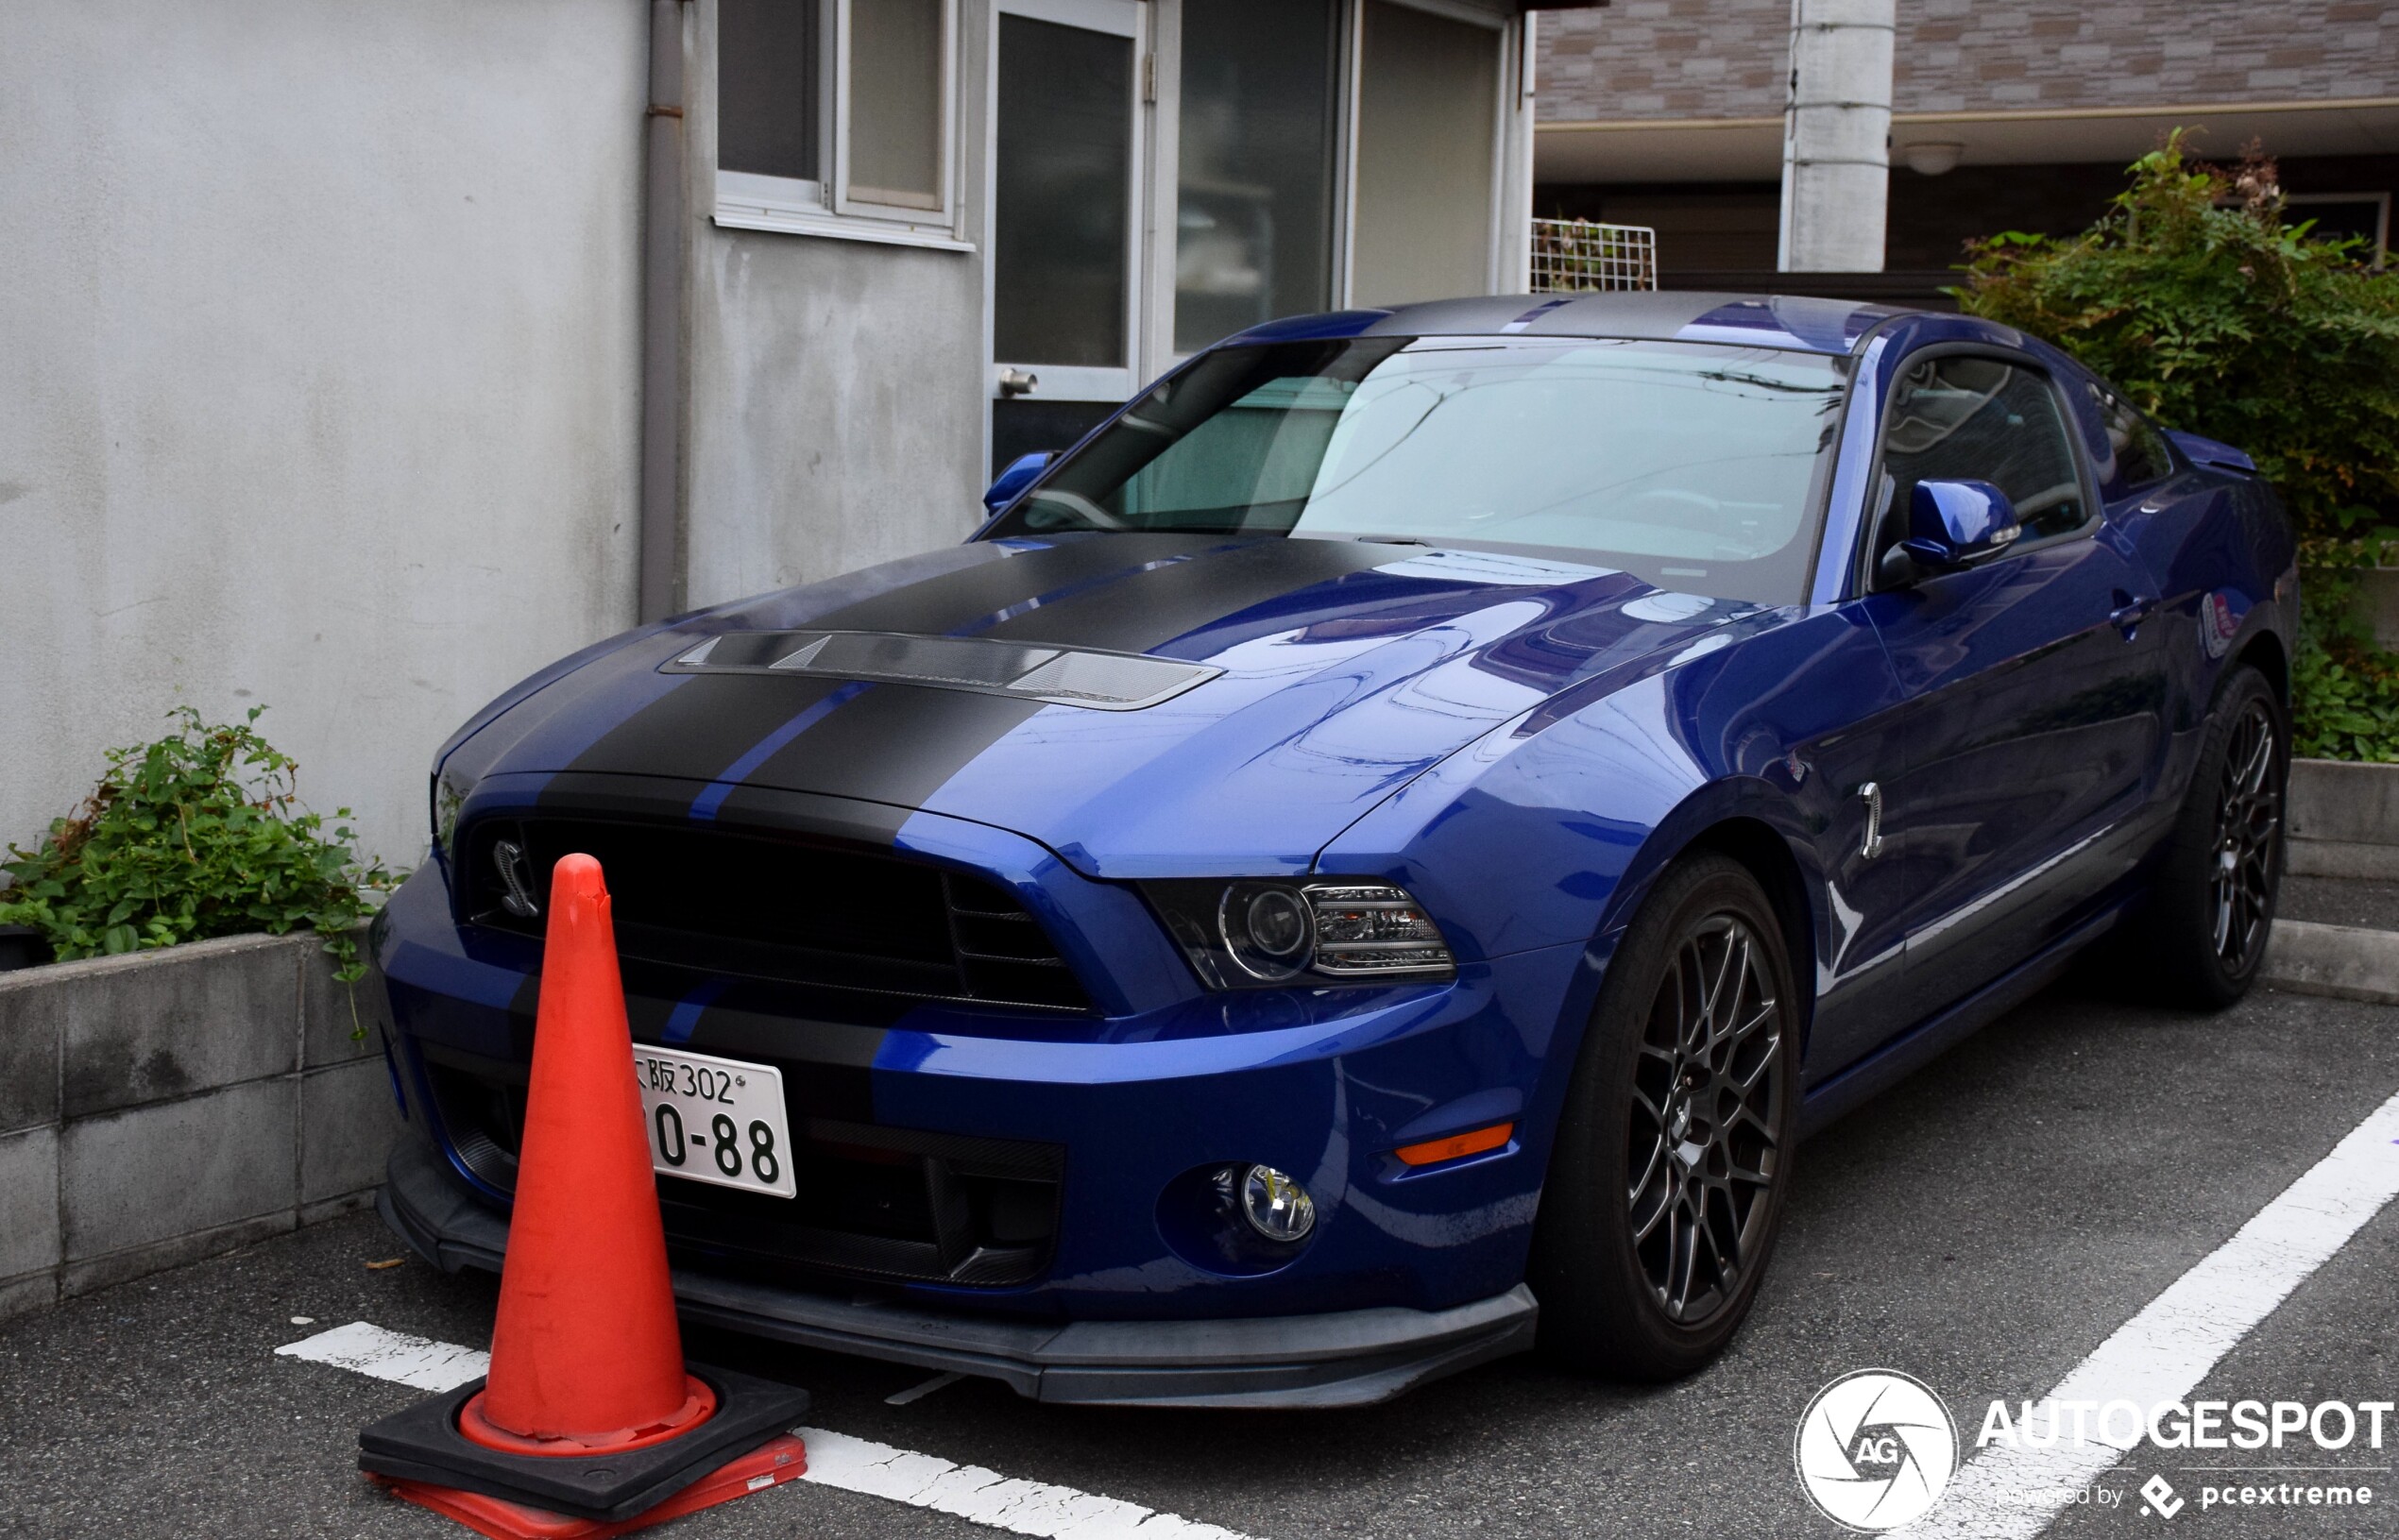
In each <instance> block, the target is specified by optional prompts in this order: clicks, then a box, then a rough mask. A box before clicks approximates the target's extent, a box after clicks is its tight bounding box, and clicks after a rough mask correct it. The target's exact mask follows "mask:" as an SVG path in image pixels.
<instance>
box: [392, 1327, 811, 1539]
mask: <svg viewBox="0 0 2399 1540" xmlns="http://www.w3.org/2000/svg"><path fill="white" fill-rule="evenodd" d="M686 1367H687V1368H688V1369H689V1371H690V1372H691V1373H692V1374H694V1375H696V1376H698V1377H699V1378H700V1379H703V1380H706V1382H707V1386H708V1388H709V1389H710V1390H713V1391H715V1392H716V1397H717V1404H716V1415H714V1416H712V1417H710V1418H709V1419H708V1420H707V1421H706V1422H704V1423H701V1424H700V1425H699V1426H698V1427H696V1428H694V1429H692V1430H691V1431H689V1433H686V1434H684V1435H683V1436H682V1437H680V1438H672V1439H669V1440H667V1441H666V1442H665V1443H663V1444H653V1445H651V1446H650V1447H647V1448H642V1449H632V1450H628V1451H625V1452H622V1453H616V1454H591V1455H573V1454H566V1455H558V1454H509V1453H507V1452H505V1451H503V1450H500V1449H487V1448H485V1447H483V1446H482V1445H480V1444H476V1443H472V1442H470V1441H468V1438H467V1437H466V1436H465V1435H464V1434H462V1433H460V1432H459V1431H458V1409H459V1408H460V1407H462V1406H465V1405H466V1404H467V1402H468V1398H469V1397H471V1396H473V1395H474V1394H475V1393H476V1392H477V1391H480V1390H482V1389H483V1388H484V1382H483V1381H482V1380H480V1379H478V1380H476V1381H474V1383H472V1384H468V1385H461V1386H459V1387H458V1388H457V1389H456V1390H452V1391H446V1392H444V1393H443V1394H441V1395H439V1396H429V1397H427V1398H426V1399H424V1400H422V1401H419V1402H417V1404H416V1405H415V1406H412V1407H409V1408H407V1409H406V1410H404V1411H400V1412H395V1413H392V1414H391V1415H390V1416H388V1417H384V1418H383V1419H382V1420H380V1421H377V1422H371V1423H368V1424H367V1425H366V1427H365V1428H364V1429H362V1430H360V1431H359V1434H358V1468H359V1469H361V1470H364V1471H370V1472H372V1473H373V1474H375V1475H377V1476H388V1477H392V1478H394V1479H396V1480H399V1481H425V1482H429V1483H431V1484H433V1485H435V1486H447V1487H453V1488H455V1489H456V1490H458V1491H461V1492H480V1493H482V1494H483V1495H484V1496H485V1497H487V1498H502V1499H504V1500H506V1501H509V1502H520V1503H523V1504H525V1505H527V1506H528V1507H533V1508H546V1509H549V1510H550V1511H551V1512H553V1513H557V1514H566V1515H571V1516H573V1517H576V1518H593V1519H624V1518H631V1517H633V1516H634V1515H636V1514H639V1513H643V1512H645V1511H647V1510H649V1509H651V1508H655V1507H656V1506H657V1505H658V1504H659V1503H661V1502H664V1501H666V1499H667V1498H672V1497H673V1496H674V1495H675V1494H676V1493H677V1492H680V1491H682V1490H683V1489H684V1488H685V1487H687V1486H689V1485H690V1484H691V1483H692V1482H693V1481H698V1480H699V1479H700V1478H701V1477H703V1476H706V1475H707V1474H708V1473H709V1472H710V1471H712V1470H714V1469H716V1468H717V1467H718V1466H719V1465H722V1464H724V1463H725V1462H727V1461H729V1460H732V1459H734V1458H736V1457H738V1456H740V1455H744V1454H747V1453H749V1452H750V1451H751V1450H752V1449H755V1448H757V1447H758V1446H759V1445H761V1444H764V1443H765V1442H766V1441H767V1440H769V1439H771V1438H773V1437H774V1436H775V1435H776V1434H778V1433H780V1432H782V1431H783V1430H785V1429H787V1428H789V1427H791V1424H792V1423H794V1422H797V1421H798V1420H799V1419H800V1418H802V1417H804V1416H806V1415H808V1392H806V1391H804V1390H798V1389H794V1388H793V1387H791V1386H790V1385H784V1384H778V1383H776V1382H775V1381H774V1380H772V1379H758V1378H757V1377H756V1376H754V1375H746V1374H738V1373H736V1372H735V1371H733V1370H731V1369H714V1368H710V1367H708V1366H707V1365H706V1364H704V1363H692V1364H687V1365H686Z"/></svg>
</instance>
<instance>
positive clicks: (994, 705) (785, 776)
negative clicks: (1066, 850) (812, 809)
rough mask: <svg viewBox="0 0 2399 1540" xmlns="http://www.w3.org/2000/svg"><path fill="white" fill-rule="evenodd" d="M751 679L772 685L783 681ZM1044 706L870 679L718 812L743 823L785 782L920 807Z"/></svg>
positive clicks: (788, 745)
mask: <svg viewBox="0 0 2399 1540" xmlns="http://www.w3.org/2000/svg"><path fill="white" fill-rule="evenodd" d="M747 683H751V684H753V685H766V686H769V687H771V686H773V685H777V684H780V683H781V681H779V680H757V681H748V682H747ZM845 687H848V686H845ZM1044 709H1046V708H1045V707H1044V705H1043V704H1042V702H1039V701H1012V700H1009V699H1007V698H1005V697H1003V696H997V695H980V694H976V693H974V692H971V691H967V690H945V689H937V688H933V687H931V686H924V685H869V686H867V687H866V688H864V689H862V690H859V693H858V694H857V695H855V696H853V697H852V698H850V699H849V700H848V701H845V702H843V703H842V705H841V707H840V708H839V709H838V710H835V711H833V712H831V713H829V714H827V715H826V716H825V717H824V718H823V719H821V720H819V721H817V722H816V723H815V724H814V725H812V726H810V727H809V728H808V731H806V732H804V733H801V734H799V735H797V736H794V737H793V738H792V739H791V741H790V742H788V743H785V744H784V745H782V746H781V747H780V748H778V749H777V750H775V752H774V753H772V754H770V755H769V756H768V757H767V758H766V760H765V761H764V762H763V763H761V764H760V765H759V766H758V767H757V769H756V770H752V771H750V773H749V774H748V775H747V776H745V777H743V783H742V785H741V786H740V787H735V788H734V790H733V791H732V793H731V794H730V795H728V796H726V797H725V798H724V799H723V802H722V803H721V804H719V805H718V807H717V810H716V817H717V818H718V819H719V820H720V821H724V822H729V823H740V822H742V821H745V818H746V814H747V812H748V809H749V806H750V804H751V803H752V800H753V797H754V796H759V797H763V796H770V795H772V793H773V792H774V789H775V788H777V787H800V788H803V789H806V790H808V791H817V792H823V793H825V794H827V795H829V796H836V797H858V798H862V799H864V800H866V801H869V802H878V803H890V804H896V805H898V806H901V807H917V806H921V805H923V804H924V801H925V799H926V798H927V797H929V796H931V795H932V794H933V792H934V791H936V790H937V789H939V788H940V787H941V786H942V784H943V783H944V782H945V781H947V780H948V779H949V778H950V777H951V776H953V775H955V774H957V773H958V771H959V770H961V768H963V767H964V766H965V765H967V764H968V763H969V762H970V761H972V760H973V759H974V757H975V756H976V755H977V754H979V753H982V752H983V751H984V750H985V749H988V748H990V747H991V746H992V745H993V744H994V743H995V742H997V741H998V740H999V738H1001V737H1002V736H1005V735H1006V734H1008V733H1010V732H1012V731H1013V730H1014V729H1015V728H1016V727H1017V726H1018V725H1019V724H1021V723H1023V722H1024V721H1025V720H1026V719H1029V718H1030V717H1031V716H1032V715H1033V714H1034V713H1035V712H1037V711H1041V710H1044Z"/></svg>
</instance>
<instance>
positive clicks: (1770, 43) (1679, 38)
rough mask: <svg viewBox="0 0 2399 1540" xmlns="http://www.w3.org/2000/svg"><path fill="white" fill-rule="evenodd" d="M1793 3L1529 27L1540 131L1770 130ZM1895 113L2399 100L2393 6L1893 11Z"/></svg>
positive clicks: (1614, 9)
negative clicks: (1651, 127)
mask: <svg viewBox="0 0 2399 1540" xmlns="http://www.w3.org/2000/svg"><path fill="white" fill-rule="evenodd" d="M1790 25H1791V6H1790V3H1789V0H1618V3H1617V4H1616V5H1614V6H1611V7H1609V8H1606V9H1600V10H1570V11H1552V12H1547V13H1545V14H1543V16H1542V18H1541V23H1540V76H1539V78H1540V117H1541V119H1542V120H1543V121H1569V122H1571V121H1578V120H1580V121H1589V120H1607V119H1621V118H1666V119H1676V118H1719V117H1773V116H1777V115H1778V114H1779V113H1780V112H1781V111H1782V108H1783V76H1784V71H1785V68H1786V63H1785V52H1786V46H1787V38H1788V32H1789V28H1790ZM1893 93H1894V96H1895V97H1896V100H1895V101H1894V102H1893V104H1892V105H1893V106H1894V107H1895V108H1897V110H1900V111H1903V112H1943V111H1981V110H1992V111H2021V110H2038V109H2041V108H2065V107H2129V106H2138V105H2140V104H2142V103H2145V102H2154V103H2156V104H2158V105H2159V106H2161V107H2164V106H2173V105H2180V104H2184V103H2192V102H2211V103H2212V102H2242V101H2305V100H2318V99H2328V98H2351V97H2360V96H2390V95H2399V3H2393V0H2255V3H2252V4H2234V3H2229V0H2193V3H2186V4H2179V5H2178V4H2174V3H2172V0H2113V3H2111V0H2098V3H2096V4H2073V3H2069V0H2018V3H2015V4H2004V3H2003V4H1997V5H1994V4H1989V3H1987V0H1972V3H1969V0H1899V40H1898V65H1897V77H1896V78H1895V79H1894V81H1893Z"/></svg>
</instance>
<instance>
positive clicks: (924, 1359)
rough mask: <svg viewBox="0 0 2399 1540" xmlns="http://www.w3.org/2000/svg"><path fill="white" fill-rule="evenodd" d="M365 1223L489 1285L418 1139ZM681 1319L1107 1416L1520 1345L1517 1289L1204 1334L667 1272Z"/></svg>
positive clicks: (471, 1220) (1375, 1397)
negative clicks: (1429, 1306)
mask: <svg viewBox="0 0 2399 1540" xmlns="http://www.w3.org/2000/svg"><path fill="white" fill-rule="evenodd" d="M375 1207H376V1210H377V1211H378V1212H379V1213H381V1214H382V1215H383V1223H384V1224H386V1225H388V1226H390V1227H391V1228H392V1229H393V1231H394V1232H396V1233H397V1234H398V1235H399V1236H400V1238H401V1239H402V1240H404V1241H406V1242H407V1243H408V1244H410V1245H411V1246H412V1247H414V1248H415V1249H416V1250H417V1252H418V1253H419V1254H421V1255H422V1256H423V1257H424V1258H425V1259H426V1260H427V1261H431V1262H433V1263H434V1265H435V1266H437V1267H439V1268H440V1269H441V1270H442V1271H443V1272H445V1273H455V1272H457V1271H459V1270H460V1269H461V1268H466V1267H475V1268H481V1269H484V1270H485V1271H488V1272H498V1271H499V1269H500V1263H501V1259H502V1256H503V1255H504V1254H505V1253H506V1251H507V1248H508V1221H507V1219H506V1218H505V1217H504V1216H502V1214H500V1213H498V1212H495V1211H494V1210H492V1209H491V1208H490V1207H488V1206H487V1205H485V1203H484V1202H483V1201H482V1200H481V1199H480V1198H478V1197H476V1196H475V1195H474V1194H473V1193H470V1192H468V1190H467V1189H466V1188H465V1187H464V1186H463V1185H462V1184H461V1183H460V1182H459V1181H458V1179H457V1177H456V1176H453V1175H452V1174H451V1170H450V1166H449V1163H448V1162H447V1161H446V1160H444V1159H443V1158H442V1157H441V1156H440V1154H439V1153H437V1152H436V1151H434V1149H433V1148H431V1147H430V1146H429V1145H427V1144H425V1143H424V1142H421V1141H419V1140H416V1139H405V1140H403V1141H402V1142H400V1146H399V1147H398V1148H397V1149H395V1150H394V1151H393V1152H392V1157H391V1160H390V1163H389V1165H388V1167H387V1168H386V1179H385V1183H384V1187H383V1192H382V1193H381V1194H379V1195H378V1197H377V1199H376V1204H375ZM674 1295H675V1304H676V1307H677V1309H678V1310H679V1311H680V1312H682V1314H683V1317H684V1318H685V1319H686V1320H688V1321H691V1322H694V1323H699V1324H704V1325H707V1326H714V1327H722V1328H726V1329H728V1330H733V1331H740V1332H744V1333H747V1334H749V1335H752V1336H758V1337H767V1338H772V1339H774V1340H776V1341H780V1342H789V1343H796V1344H798V1345H803V1346H807V1347H817V1348H824V1349H826V1350H829V1351H832V1352H837V1353H855V1354H858V1355H859V1356H861V1357H865V1358H876V1359H884V1360H888V1361H890V1362H895V1363H908V1364H913V1365H915V1366H917V1367H920V1368H926V1369H933V1370H937V1371H956V1372H958V1373H961V1374H970V1375H978V1376H981V1377H983V1378H986V1379H998V1380H1002V1381H1004V1382H1006V1383H1007V1384H1008V1385H1009V1387H1010V1388H1012V1389H1013V1390H1014V1391H1015V1392H1016V1393H1017V1394H1018V1395H1020V1396H1029V1397H1030V1398H1032V1399H1034V1400H1040V1401H1055V1402H1076V1403H1081V1404H1086V1405H1107V1406H1161V1407H1165V1406H1189V1407H1227V1408H1285V1409H1298V1408H1326V1407H1343V1406H1368V1405H1371V1404H1373V1403H1374V1402H1377V1401H1387V1400H1389V1399H1390V1398H1391V1397H1393V1396H1398V1395H1400V1394H1401V1393H1402V1392H1404V1391H1406V1390H1409V1389H1412V1388H1413V1387H1415V1386H1417V1385H1420V1384H1422V1383H1424V1382H1425V1381H1426V1380H1429V1379H1439V1378H1440V1377H1441V1376H1443V1375H1450V1374H1455V1373H1457V1372H1458V1371H1460V1370H1462V1369H1469V1368H1472V1367H1473V1366H1474V1365H1475V1364H1478V1363H1485V1362H1489V1361H1490V1360H1492V1359H1495V1358H1503V1357H1506V1355H1508V1354H1510V1353H1517V1352H1523V1351H1524V1350H1526V1349H1528V1348H1530V1347H1531V1346H1532V1345H1533V1332H1534V1328H1535V1325H1536V1323H1537V1321H1538V1319H1539V1315H1540V1306H1539V1305H1538V1304H1537V1303H1535V1301H1534V1299H1533V1292H1532V1290H1531V1289H1529V1288H1527V1287H1526V1286H1524V1285H1523V1284H1521V1283H1520V1284H1518V1285H1517V1286H1516V1287H1515V1288H1513V1289H1510V1290H1509V1291H1507V1292H1506V1294H1503V1295H1494V1296H1492V1297H1491V1298H1489V1299H1478V1300H1475V1301H1473V1302H1472V1303H1470V1304H1465V1305H1458V1306H1455V1307H1453V1308H1451V1309H1449V1310H1442V1311H1418V1310H1407V1309H1404V1308H1401V1307H1396V1306H1382V1307H1377V1308H1375V1309H1371V1310H1354V1311H1332V1312H1325V1313H1323V1314H1319V1315H1278V1316H1265V1317H1258V1318H1253V1319H1248V1320H1205V1321H1071V1322H1065V1323H1059V1322H1048V1321H1030V1322H1029V1321H1012V1320H1006V1319H1002V1318H998V1317H994V1316H983V1315H972V1314H964V1313H958V1314H953V1313H949V1312H940V1311H928V1310H922V1309H918V1308H915V1307H913V1306H909V1305H898V1304H892V1303H889V1302H885V1301H880V1300H866V1299H855V1298H852V1297H848V1296H844V1295H830V1294H820V1293H816V1292H814V1291H811V1290H806V1289H795V1288H791V1287H788V1286H783V1285H776V1284H767V1283H759V1282H756V1281H753V1280H750V1279H746V1278H726V1277H723V1276H720V1275H717V1274H713V1273H704V1272H697V1271H693V1270H691V1269H689V1268H679V1269H677V1270H676V1271H675V1273H674Z"/></svg>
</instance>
